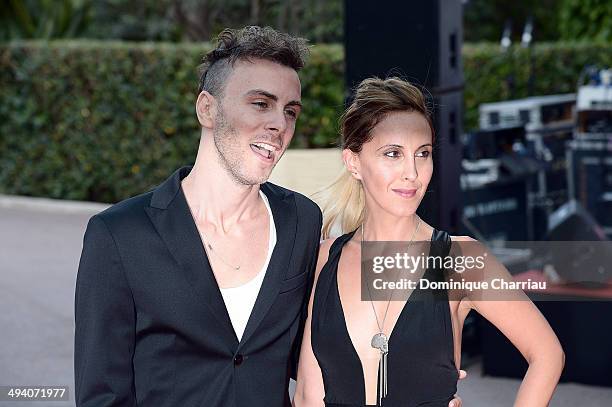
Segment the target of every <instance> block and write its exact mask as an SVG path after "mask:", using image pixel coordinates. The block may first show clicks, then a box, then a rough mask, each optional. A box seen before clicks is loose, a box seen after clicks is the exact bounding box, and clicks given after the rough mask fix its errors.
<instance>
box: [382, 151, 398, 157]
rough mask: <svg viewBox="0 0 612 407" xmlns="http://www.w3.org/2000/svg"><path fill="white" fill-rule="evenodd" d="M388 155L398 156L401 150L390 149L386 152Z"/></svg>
mask: <svg viewBox="0 0 612 407" xmlns="http://www.w3.org/2000/svg"><path fill="white" fill-rule="evenodd" d="M385 156H386V157H390V158H397V157H399V156H400V152H399V151H397V150H390V151H387V152H386V153H385Z"/></svg>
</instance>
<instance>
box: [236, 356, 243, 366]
mask: <svg viewBox="0 0 612 407" xmlns="http://www.w3.org/2000/svg"><path fill="white" fill-rule="evenodd" d="M243 360H244V358H243V357H242V355H241V354H240V353H239V354H237V355H236V356H234V365H235V366H240V365H241V364H242V361H243Z"/></svg>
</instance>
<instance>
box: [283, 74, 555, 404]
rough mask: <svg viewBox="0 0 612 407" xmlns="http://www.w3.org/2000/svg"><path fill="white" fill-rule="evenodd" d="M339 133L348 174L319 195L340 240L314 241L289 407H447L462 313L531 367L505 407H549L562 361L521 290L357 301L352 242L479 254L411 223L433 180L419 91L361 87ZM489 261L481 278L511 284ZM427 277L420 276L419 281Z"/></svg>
mask: <svg viewBox="0 0 612 407" xmlns="http://www.w3.org/2000/svg"><path fill="white" fill-rule="evenodd" d="M341 132H342V147H343V151H342V158H343V161H344V164H345V166H346V169H347V171H346V172H344V173H343V174H342V175H341V177H340V178H339V179H338V180H337V181H336V182H335V183H334V184H333V185H332V186H331V187H330V188H328V190H327V197H326V198H325V202H324V208H323V212H324V216H325V220H324V226H323V236H324V238H328V237H329V235H330V231H331V229H332V227H333V225H334V224H338V225H340V226H341V229H342V232H343V233H344V234H343V235H342V236H340V237H338V238H337V239H327V240H325V241H323V242H322V243H321V247H320V252H319V258H318V264H317V273H316V277H315V278H316V282H315V284H316V286H315V289H314V290H313V294H312V296H311V299H310V304H309V318H308V320H307V322H306V328H305V331H304V340H303V343H302V349H301V355H300V363H299V370H298V380H297V388H296V394H295V398H294V405H295V406H296V407H310V406H324V405H325V406H327V407H332V406H334V407H336V406H344V407H347V406H355V407H356V406H359V407H362V406H364V405H384V406H388V407H396V406H402V407H410V406H417V405H418V406H439V407H446V406H447V405H449V402H450V403H454V402H457V400H453V397H454V394H455V392H456V384H457V380H458V378H459V373H458V372H459V366H460V355H461V331H462V327H463V322H464V320H465V317H466V316H467V314H468V312H469V311H470V310H472V309H474V310H476V311H477V312H478V313H480V314H481V315H482V316H483V317H485V318H486V319H488V320H489V321H490V322H492V323H493V324H494V325H495V326H496V327H497V328H499V329H500V330H501V332H502V333H504V334H505V335H506V337H508V338H509V339H510V341H512V343H513V344H514V345H515V346H516V347H517V348H518V350H519V351H520V352H521V353H522V355H523V356H524V357H525V358H526V359H527V361H528V362H529V369H528V371H527V374H526V376H525V378H524V380H523V383H522V385H521V387H520V389H519V391H518V394H517V397H516V401H515V405H518V406H545V405H547V403H548V402H549V400H550V398H551V396H552V393H553V390H554V388H555V386H556V383H557V381H558V378H559V376H560V374H561V370H562V368H563V363H564V355H563V351H562V349H561V346H560V344H559V341H558V340H557V337H556V336H555V334H554V333H553V331H552V330H551V328H550V326H549V325H548V323H547V322H546V320H545V319H544V317H543V316H542V315H541V314H540V313H539V311H538V310H537V308H536V307H535V306H534V305H533V303H531V302H530V301H529V300H528V299H527V297H526V296H525V295H524V294H523V293H522V292H520V293H514V295H515V296H519V299H521V301H516V300H515V299H516V298H511V299H507V300H497V301H485V300H484V298H485V297H483V293H479V294H477V295H476V294H469V295H468V294H464V293H463V292H462V291H458V292H452V293H450V292H446V291H443V295H444V297H442V299H443V301H427V298H430V297H428V295H429V291H427V290H420V291H419V290H415V292H416V291H418V295H417V296H422V298H425V300H424V301H411V299H412V295H411V296H410V297H409V300H408V301H406V300H402V301H391V299H389V301H372V300H371V299H370V300H367V301H362V298H361V285H360V284H361V278H360V267H361V263H360V261H361V241H362V240H364V241H407V240H408V239H409V238H410V240H411V241H415V242H416V241H422V242H428V244H429V242H431V246H430V247H431V249H430V250H431V251H430V253H429V254H430V255H432V254H433V251H434V250H441V251H442V252H443V253H438V254H440V255H444V254H448V253H449V251H450V247H451V246H452V247H456V246H459V245H460V244H463V243H464V242H473V243H476V244H477V242H475V241H473V239H471V238H469V237H465V236H452V237H451V236H449V235H448V234H447V233H445V232H443V231H438V230H436V229H434V228H433V227H432V226H430V225H428V224H427V223H425V222H424V221H422V220H421V219H420V218H419V217H418V215H417V214H416V211H417V208H418V206H419V204H420V202H421V200H422V198H423V196H424V194H425V192H426V190H427V186H428V184H429V182H430V180H431V176H432V172H433V161H432V150H433V143H434V131H433V126H432V121H431V117H430V113H429V111H428V108H427V105H426V102H425V100H424V97H423V94H422V93H421V91H420V90H419V89H418V88H416V87H414V86H412V85H411V84H409V83H407V82H405V81H403V80H401V79H398V78H389V79H386V80H381V79H378V78H372V79H366V80H364V81H363V82H362V83H361V84H360V85H359V87H358V88H357V91H356V95H355V99H354V101H353V102H352V104H351V105H350V107H349V108H348V110H347V111H346V112H345V114H344V115H343V117H342V126H341ZM434 243H437V245H436V246H435V247H434ZM467 250H468V251H469V250H470V249H467ZM491 257H493V256H489V259H488V260H487V264H486V267H488V269H487V270H486V272H487V275H489V276H490V275H496V276H502V277H504V276H505V277H508V278H511V277H509V275H508V273H507V271H506V270H505V268H503V266H501V265H500V264H499V263H498V262H497V261H496V260H495V259H494V258H491ZM436 271H440V270H437V269H429V268H428V269H427V270H426V271H425V273H427V274H425V277H428V276H429V277H431V276H433V275H434V274H435V272H436ZM489 271H491V272H490V273H489ZM521 296H522V297H521ZM431 298H434V297H431ZM396 325H397V326H398V328H397V329H394V327H395V326H396ZM392 332H393V334H392Z"/></svg>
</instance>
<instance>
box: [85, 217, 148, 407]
mask: <svg viewBox="0 0 612 407" xmlns="http://www.w3.org/2000/svg"><path fill="white" fill-rule="evenodd" d="M135 321H136V316H135V308H134V301H133V297H132V293H131V290H130V288H129V286H128V282H127V279H126V276H125V273H124V270H123V266H122V262H121V259H120V256H119V252H118V249H117V246H116V243H115V240H114V239H113V236H112V235H111V233H110V230H109V229H108V227H107V225H106V224H105V222H104V220H103V219H102V218H101V217H100V216H99V215H96V216H94V217H93V218H91V219H90V221H89V224H88V225H87V230H86V232H85V237H84V240H83V252H82V254H81V260H80V263H79V271H78V275H77V281H76V291H75V340H74V372H75V400H76V405H77V407H89V406H96V407H111V406H112V407H118V406H122V407H123V406H126V407H127V406H136V396H135V391H134V371H133V365H132V359H133V354H134V343H135Z"/></svg>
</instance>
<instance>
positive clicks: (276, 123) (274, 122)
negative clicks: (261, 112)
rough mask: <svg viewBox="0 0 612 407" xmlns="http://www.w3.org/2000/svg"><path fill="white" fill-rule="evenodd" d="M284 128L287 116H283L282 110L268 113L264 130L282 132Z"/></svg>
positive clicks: (285, 127)
mask: <svg viewBox="0 0 612 407" xmlns="http://www.w3.org/2000/svg"><path fill="white" fill-rule="evenodd" d="M286 129H287V118H286V117H285V112H284V111H281V112H278V111H274V112H273V113H272V114H270V117H269V118H268V123H267V124H266V130H270V131H273V132H277V133H279V134H283V133H284V132H285V130H286Z"/></svg>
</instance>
